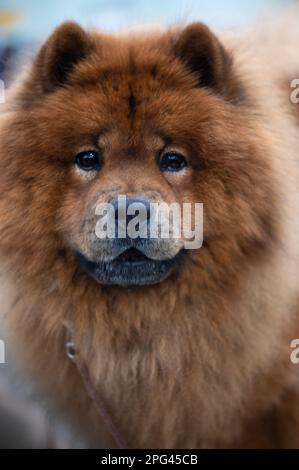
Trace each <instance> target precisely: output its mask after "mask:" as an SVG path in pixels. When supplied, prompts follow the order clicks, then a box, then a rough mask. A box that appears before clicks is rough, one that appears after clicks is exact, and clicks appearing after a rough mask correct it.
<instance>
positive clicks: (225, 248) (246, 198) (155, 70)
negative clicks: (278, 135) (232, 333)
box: [0, 23, 272, 285]
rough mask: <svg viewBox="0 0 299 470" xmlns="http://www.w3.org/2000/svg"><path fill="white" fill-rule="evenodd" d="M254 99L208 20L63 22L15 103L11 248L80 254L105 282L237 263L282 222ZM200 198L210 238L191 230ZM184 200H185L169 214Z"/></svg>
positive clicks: (37, 256)
mask: <svg viewBox="0 0 299 470" xmlns="http://www.w3.org/2000/svg"><path fill="white" fill-rule="evenodd" d="M250 106H252V107H253V101H252V97H250V96H249V97H248V96H247V95H246V89H244V87H243V85H242V82H241V80H240V79H239V77H238V75H237V73H236V71H235V67H234V64H233V60H232V57H231V55H230V53H229V52H228V51H226V50H225V48H224V47H223V46H222V44H220V42H219V41H218V39H217V38H216V36H215V35H214V34H213V33H212V32H211V31H210V30H209V29H208V28H207V27H206V26H204V25H202V24H192V25H190V26H188V27H186V28H185V29H183V30H172V31H168V32H165V33H161V34H160V33H159V34H158V33H157V34H153V35H151V36H149V37H148V36H146V35H142V36H136V35H134V34H132V35H129V36H126V37H118V38H114V37H111V36H108V35H104V34H96V33H93V34H91V33H87V32H85V31H84V30H82V29H81V28H80V27H79V26H78V25H77V24H74V23H66V24H63V25H62V26H61V27H59V28H58V29H57V30H56V31H55V32H54V33H53V35H52V36H51V37H50V38H49V39H48V41H47V42H46V43H45V44H44V45H43V47H42V48H41V50H40V51H39V53H38V55H37V57H36V59H35V61H34V63H33V65H32V67H31V69H30V73H29V76H28V77H27V78H26V80H25V82H24V83H23V84H22V86H21V89H20V90H19V91H18V92H17V93H16V95H15V97H14V99H13V100H12V102H11V103H10V104H9V106H8V112H7V119H6V122H5V126H4V127H3V130H2V139H1V144H0V145H1V149H0V153H1V179H2V201H1V213H2V220H3V224H2V235H1V239H2V247H3V248H4V250H6V251H7V252H9V253H10V256H11V257H12V258H13V257H14V256H16V255H18V254H19V253H22V256H23V259H24V257H27V258H26V261H24V264H26V266H27V268H28V269H29V268H30V267H31V269H32V270H37V266H38V267H39V268H38V269H46V267H47V266H48V265H49V266H50V265H51V262H53V260H54V259H56V258H57V257H58V255H59V254H61V253H62V252H63V253H67V254H68V259H70V260H71V262H72V263H77V264H78V265H79V266H81V268H83V269H84V271H86V272H87V273H88V274H89V275H90V276H91V278H93V279H95V280H96V281H98V282H99V283H104V284H107V283H108V284H116V285H146V284H154V283H158V282H162V281H163V280H165V279H166V278H168V277H169V276H171V275H175V274H178V273H179V272H180V270H184V269H185V270H186V269H188V267H189V269H191V267H192V266H196V273H197V276H198V277H199V278H200V277H202V279H207V278H208V277H209V276H210V277H213V276H215V275H216V272H217V270H218V272H220V271H221V275H223V274H224V273H225V269H229V268H230V266H231V264H232V263H233V262H234V258H235V257H239V256H244V255H245V254H248V252H249V251H250V249H253V248H254V249H255V248H256V247H258V246H260V245H262V244H263V243H264V241H265V240H267V239H268V238H269V234H270V233H271V230H272V225H271V224H272V220H271V216H270V212H271V211H270V208H271V200H272V188H271V186H270V184H268V181H269V178H268V175H269V172H270V165H269V162H268V156H269V155H268V154H269V150H268V147H267V145H266V144H264V141H263V135H262V134H261V132H260V128H259V127H258V125H257V124H256V123H255V116H254V112H252V109H251V108H250ZM198 204H203V205H204V212H203V214H204V218H203V221H204V244H203V247H202V249H201V250H200V249H199V248H200V246H201V244H200V246H199V245H198V244H197V245H194V246H192V245H191V246H190V243H189V245H188V243H186V242H187V241H189V242H190V230H191V232H192V234H193V237H194V238H195V241H198V239H197V240H196V237H198V233H197V232H196V230H200V229H201V226H198V223H197V222H198V221H199V219H200V220H201V218H199V219H198V217H197V216H198V212H197V205H198ZM173 205H174V206H176V207H179V208H181V210H182V211H181V213H180V214H179V215H178V214H176V216H173V213H172V215H170V216H169V214H167V208H170V212H171V209H172V208H173V207H174V206H173ZM184 205H185V206H184ZM161 207H163V210H161ZM184 207H185V209H186V211H187V212H188V211H189V214H187V215H186V214H185V213H184ZM136 216H138V220H136ZM184 216H185V218H184ZM103 218H105V223H106V225H105V224H103V223H102V222H103ZM182 221H183V223H182ZM188 221H189V225H190V230H189V231H188V230H187V231H184V230H181V231H179V233H177V232H178V231H177V230H176V229H177V228H178V226H179V225H180V227H181V229H182V228H184V227H185V228H186V224H187V223H188ZM180 223H181V224H180ZM130 224H131V229H132V232H129V226H130ZM167 224H168V236H165V233H164V235H163V234H162V232H163V230H164V228H165V226H167ZM108 226H109V230H110V231H111V233H112V236H102V235H103V231H105V230H108V229H107V227H108ZM153 226H154V230H155V229H156V232H155V235H153V232H152V227H153ZM194 228H195V229H196V230H194ZM122 229H124V230H122ZM109 230H108V231H109ZM121 231H123V233H122V235H120V232H121ZM141 232H142V233H141ZM175 232H176V233H175ZM111 233H110V235H111ZM106 235H107V234H106ZM199 238H200V237H199ZM194 247H195V248H196V249H188V248H194ZM51 260H52V261H51ZM16 264H17V265H18V264H20V259H18V260H16ZM19 268H20V267H19ZM19 268H16V269H19Z"/></svg>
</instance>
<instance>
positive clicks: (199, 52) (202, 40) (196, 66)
mask: <svg viewBox="0 0 299 470" xmlns="http://www.w3.org/2000/svg"><path fill="white" fill-rule="evenodd" d="M174 47H175V54H176V56H177V57H178V58H179V59H180V60H182V61H183V62H184V63H185V65H186V66H187V67H188V68H189V70H190V71H191V72H193V73H194V74H195V75H196V77H197V83H198V86H202V87H209V88H213V89H215V90H216V91H218V92H222V91H223V90H224V89H225V87H226V82H227V80H228V79H229V74H230V69H231V58H230V56H229V54H228V53H227V52H226V51H225V49H224V47H223V46H222V44H221V43H220V42H219V40H218V39H217V37H216V36H215V34H213V33H212V32H211V31H210V29H209V28H208V27H207V26H205V25H204V24H202V23H192V24H190V25H189V26H187V27H186V28H185V29H184V30H183V31H182V32H181V33H180V35H179V37H178V38H177V39H176V41H175V46H174Z"/></svg>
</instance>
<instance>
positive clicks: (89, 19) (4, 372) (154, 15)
mask: <svg viewBox="0 0 299 470" xmlns="http://www.w3.org/2000/svg"><path fill="white" fill-rule="evenodd" d="M294 1H295V0H294ZM289 3H292V2H291V0H289V1H288V0H48V1H43V2H42V1H40V0H0V79H1V80H4V82H5V85H8V84H9V82H10V80H11V79H12V77H13V76H14V73H15V71H16V70H17V68H18V66H19V65H20V64H22V63H24V62H26V60H27V58H28V57H30V55H31V53H32V51H34V50H35V49H36V48H37V46H38V45H39V43H40V42H41V41H43V40H44V39H45V37H46V36H47V35H48V34H49V33H50V32H51V31H52V29H53V28H54V27H55V26H57V25H58V24H59V23H60V22H62V21H64V20H69V19H73V20H77V21H78V22H80V24H81V25H82V26H85V27H93V28H95V27H98V28H100V29H105V30H108V31H115V32H117V31H119V30H120V29H121V30H123V29H125V28H126V27H127V26H132V25H133V26H135V25H150V24H157V23H162V24H166V25H168V24H173V23H179V22H187V21H195V20H200V21H205V22H207V23H208V24H209V25H210V26H212V27H213V26H215V27H218V28H219V27H222V28H225V29H227V30H232V29H234V30H237V29H238V28H245V27H247V26H250V25H251V24H253V23H254V24H263V22H264V21H265V20H266V19H268V18H269V17H270V16H277V15H279V14H280V12H281V11H283V10H284V9H285V8H286V7H287V5H288V4H289ZM0 106H1V102H0ZM6 298H7V288H6V286H5V284H4V279H3V277H1V273H0V309H1V311H0V339H4V336H5V334H4V331H3V328H2V329H1V317H2V316H3V315H4V314H5V313H6V311H8V310H9V308H8V306H7V305H6ZM6 346H7V348H6V363H5V364H0V448H9V447H10V448H23V447H31V448H38V447H42V448H65V447H71V448H77V447H81V446H83V444H82V442H81V441H80V438H79V437H78V436H74V434H73V432H72V430H69V429H66V428H65V426H64V425H62V424H61V422H60V420H59V419H57V418H56V417H55V416H54V415H53V413H52V412H51V411H49V410H47V407H46V405H44V404H43V403H42V401H41V400H40V399H39V397H38V396H36V394H35V392H33V389H32V387H31V384H30V383H29V384H28V383H26V382H25V381H24V379H23V378H22V377H20V375H19V373H15V372H13V367H12V363H13V360H12V357H11V355H10V352H9V344H6Z"/></svg>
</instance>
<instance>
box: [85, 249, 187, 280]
mask: <svg viewBox="0 0 299 470" xmlns="http://www.w3.org/2000/svg"><path fill="white" fill-rule="evenodd" d="M183 253H184V252H183V251H181V252H180V253H178V254H177V255H176V256H175V257H174V258H171V259H167V260H161V261H160V260H153V259H150V258H148V257H147V256H145V255H144V254H143V253H142V252H141V251H139V250H138V249H136V248H130V249H128V250H126V251H124V252H123V253H122V254H121V255H119V256H118V257H117V258H115V259H114V260H112V261H99V262H94V261H89V260H88V259H87V258H85V256H83V255H82V254H80V253H78V254H77V260H78V263H79V266H80V267H81V269H83V270H84V271H85V272H86V273H87V274H89V275H90V276H91V277H92V278H93V279H95V280H96V281H97V282H98V283H100V284H106V285H118V286H144V285H151V284H157V283H159V282H162V281H164V280H165V279H167V278H168V277H169V276H170V275H171V274H172V273H173V272H174V271H175V270H176V269H177V268H178V266H179V265H180V264H181V262H182V259H183Z"/></svg>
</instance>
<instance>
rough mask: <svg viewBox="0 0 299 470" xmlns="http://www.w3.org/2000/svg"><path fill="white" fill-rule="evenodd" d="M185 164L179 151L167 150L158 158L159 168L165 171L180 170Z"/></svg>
mask: <svg viewBox="0 0 299 470" xmlns="http://www.w3.org/2000/svg"><path fill="white" fill-rule="evenodd" d="M185 166H186V160H185V158H184V157H183V155H181V154H180V153H177V152H167V153H164V154H163V155H162V157H161V160H160V170H161V171H163V172H165V171H172V172H174V171H182V170H183V169H184V168H185Z"/></svg>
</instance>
